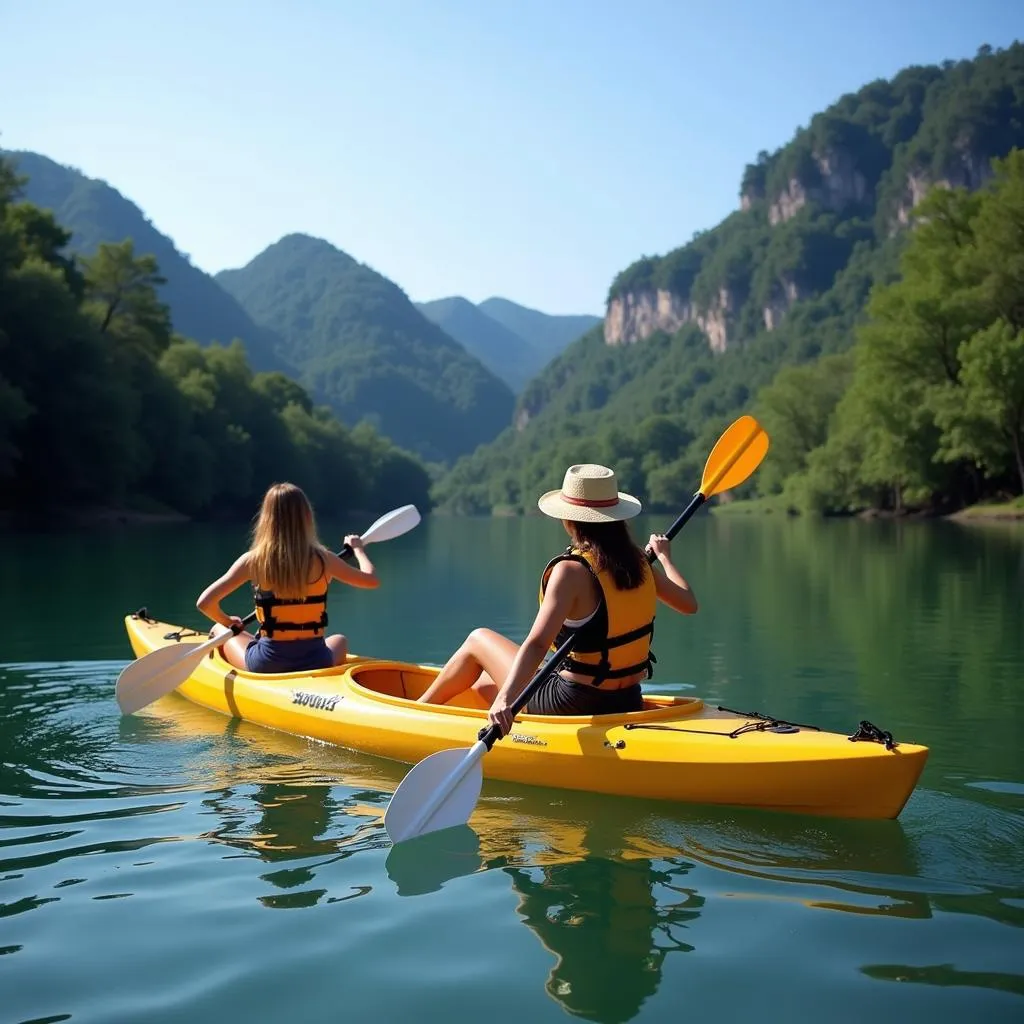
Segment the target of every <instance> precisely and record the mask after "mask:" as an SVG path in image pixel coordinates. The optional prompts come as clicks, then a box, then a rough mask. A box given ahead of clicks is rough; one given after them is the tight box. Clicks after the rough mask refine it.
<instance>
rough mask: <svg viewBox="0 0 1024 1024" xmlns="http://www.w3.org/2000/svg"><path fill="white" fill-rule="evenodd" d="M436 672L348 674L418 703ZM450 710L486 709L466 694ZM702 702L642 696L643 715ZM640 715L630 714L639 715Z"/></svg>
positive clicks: (392, 665)
mask: <svg viewBox="0 0 1024 1024" xmlns="http://www.w3.org/2000/svg"><path fill="white" fill-rule="evenodd" d="M439 671H440V669H438V668H432V667H430V666H424V665H408V664H405V663H403V662H375V663H373V664H366V665H353V666H352V667H351V668H350V669H349V670H348V672H349V679H350V680H351V681H352V682H353V683H354V684H355V685H357V686H361V687H363V688H364V689H366V690H369V691H370V692H371V693H373V694H376V695H378V696H380V697H389V698H397V699H399V700H417V699H418V698H419V697H420V696H422V694H423V692H424V691H425V690H426V689H427V687H428V686H429V685H430V684H431V683H432V682H433V681H434V679H435V677H436V676H437V673H438V672H439ZM444 706H445V707H449V708H470V709H473V710H477V711H486V710H487V705H486V704H485V703H484V701H483V700H481V698H480V697H479V696H478V695H477V694H476V693H475V692H474V691H473V690H467V691H466V692H465V693H460V694H458V695H457V696H455V697H453V698H452V699H451V700H450V701H448V702H447V704H445V705H444ZM703 707H704V702H703V701H702V700H701V699H700V698H698V697H669V696H660V695H659V696H654V695H645V697H644V711H645V712H651V711H666V710H668V709H671V711H673V712H674V713H675V714H677V715H678V714H692V713H694V712H696V711H699V710H701V709H702V708H703ZM642 713H643V712H633V714H642Z"/></svg>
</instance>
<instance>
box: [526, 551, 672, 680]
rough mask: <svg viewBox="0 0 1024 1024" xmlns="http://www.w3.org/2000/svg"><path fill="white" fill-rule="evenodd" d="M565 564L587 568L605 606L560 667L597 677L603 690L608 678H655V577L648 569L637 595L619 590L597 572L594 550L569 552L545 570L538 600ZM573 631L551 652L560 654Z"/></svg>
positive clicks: (635, 591)
mask: <svg viewBox="0 0 1024 1024" xmlns="http://www.w3.org/2000/svg"><path fill="white" fill-rule="evenodd" d="M562 561H572V562H579V563H581V564H582V565H585V566H586V567H587V568H588V569H589V570H590V573H591V575H592V576H593V577H594V579H595V580H597V583H598V586H600V588H601V603H600V604H599V605H598V607H597V611H596V612H594V614H593V615H592V616H591V617H590V618H589V619H588V620H587V621H586V622H585V623H584V624H583V625H582V626H580V627H579V628H578V629H577V630H575V633H576V639H575V641H574V642H573V645H572V647H571V648H570V651H569V656H568V657H567V658H566V659H565V661H564V662H563V663H562V666H563V667H564V668H565V669H566V670H567V671H569V672H578V673H579V674H580V675H587V676H593V677H594V685H595V686H600V685H601V683H602V682H604V680H606V679H624V678H626V677H627V676H632V675H636V674H637V673H638V672H646V673H647V677H648V678H650V677H651V676H652V675H653V674H654V667H653V663H654V662H655V661H657V659H656V658H655V657H654V653H653V652H652V651H651V640H652V639H653V637H654V616H655V612H656V610H657V604H658V597H657V592H656V588H655V583H654V573H653V572H652V571H651V570H650V569H649V568H648V569H647V571H646V572H645V574H644V581H643V583H641V584H640V586H638V587H636V588H634V589H633V590H619V588H618V587H616V586H615V581H614V580H613V579H612V577H611V574H610V573H608V572H606V571H602V572H598V571H597V568H596V559H595V557H594V555H593V554H592V553H591V552H590V551H586V550H582V551H581V550H579V549H577V548H573V547H569V548H566V550H565V552H564V553H563V554H561V555H557V556H556V557H555V558H552V559H551V561H550V562H548V564H547V565H546V566H545V567H544V574H543V576H542V577H541V581H540V600H541V601H543V600H544V591H545V589H546V588H547V584H548V579H549V577H550V576H551V570H552V569H554V567H555V566H556V565H557V564H558V563H559V562H562ZM571 632H574V630H572V629H571V627H567V626H563V627H562V628H561V630H559V633H558V636H557V637H555V642H554V643H553V644H552V645H551V650H552V651H554V650H557V649H558V648H559V647H560V646H561V645H562V644H563V643H564V642H565V640H566V638H567V637H568V636H569V634H570V633H571Z"/></svg>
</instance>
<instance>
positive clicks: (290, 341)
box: [216, 234, 515, 462]
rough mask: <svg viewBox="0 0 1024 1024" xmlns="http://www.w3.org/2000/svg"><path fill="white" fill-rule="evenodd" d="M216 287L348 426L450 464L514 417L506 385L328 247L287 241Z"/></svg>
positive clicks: (227, 274)
mask: <svg viewBox="0 0 1024 1024" xmlns="http://www.w3.org/2000/svg"><path fill="white" fill-rule="evenodd" d="M216 280H217V283H218V284H219V285H221V287H223V288H224V289H225V290H226V291H227V292H228V293H230V294H231V295H233V296H234V297H235V298H236V299H237V300H238V301H239V303H241V305H242V307H243V309H245V311H246V312H247V313H248V314H249V316H251V317H252V319H253V320H254V321H255V322H256V323H257V324H258V325H259V326H261V327H264V328H266V329H268V330H270V331H272V332H274V333H275V334H276V335H277V336H278V337H279V338H280V339H281V342H280V348H279V354H280V355H281V356H282V357H283V358H284V359H286V360H287V361H288V362H289V363H291V364H292V365H293V366H295V367H296V369H297V371H298V373H299V375H300V378H301V380H302V382H303V383H304V384H305V385H306V386H307V387H310V388H312V389H314V390H315V391H316V392H317V393H318V394H320V395H323V396H324V398H325V400H326V401H327V402H328V403H329V404H330V405H331V406H332V408H333V409H334V410H335V411H336V412H337V413H338V414H339V415H340V416H341V417H342V419H343V420H345V421H347V422H353V421H356V420H360V419H367V420H369V421H370V422H372V423H373V424H374V425H375V426H377V427H378V429H380V430H381V431H382V432H383V433H384V434H385V435H386V436H388V437H390V438H391V439H392V440H394V441H395V442H396V443H397V444H399V445H401V446H402V447H405V448H408V449H410V450H412V451H414V452H416V453H417V454H419V455H421V456H423V457H424V458H427V459H430V460H434V461H441V462H444V461H448V460H451V459H453V458H455V457H457V456H459V455H462V454H464V453H467V452H471V451H472V450H473V449H474V448H476V447H477V445H479V444H482V443H483V442H486V441H489V440H491V439H492V438H494V437H495V436H496V435H497V434H498V433H499V431H501V430H502V428H503V427H504V426H505V425H506V424H507V423H508V422H509V420H510V418H511V414H512V409H513V406H514V402H515V399H514V396H513V395H512V392H511V390H510V389H509V387H508V385H507V384H505V383H504V382H503V381H501V380H499V379H498V378H497V377H496V376H495V375H494V374H492V373H491V372H490V371H489V370H488V369H487V368H486V367H485V366H484V365H483V364H482V363H481V362H480V361H479V360H478V359H476V358H474V357H473V356H471V355H470V354H469V353H468V352H467V351H466V350H465V349H464V348H463V347H462V346H461V345H459V344H458V343H457V342H456V341H454V340H453V339H452V338H450V337H449V336H448V335H447V334H445V332H444V331H443V330H441V328H440V327H438V326H437V324H435V323H433V322H432V321H430V320H428V319H427V318H426V317H425V316H423V314H422V313H420V312H419V310H417V309H416V307H415V306H414V305H413V303H412V302H411V301H410V300H409V298H408V297H407V296H406V294H405V293H404V292H403V291H402V290H401V289H400V288H399V287H398V286H397V285H396V284H394V283H393V282H391V281H389V280H388V279H387V278H386V277H383V276H382V275H381V274H378V273H376V272H375V271H373V270H371V269H370V268H369V267H367V266H364V265H363V264H361V263H358V262H357V261H356V260H354V259H353V258H352V257H351V256H349V255H347V254H346V253H344V252H342V251H341V250H339V249H336V248H335V247H334V246H332V245H331V244H330V243H328V242H326V241H324V240H322V239H318V238H311V237H309V236H308V235H302V234H292V235H287V236H285V237H284V238H282V239H281V240H280V241H278V242H276V243H274V244H273V245H271V246H270V247H269V248H267V249H265V250H264V251H263V252H262V253H260V255H259V256H257V257H256V258H255V259H253V260H252V261H251V262H250V263H248V264H247V265H246V266H245V267H242V268H241V269H238V270H225V271H221V272H220V273H219V274H217V277H216Z"/></svg>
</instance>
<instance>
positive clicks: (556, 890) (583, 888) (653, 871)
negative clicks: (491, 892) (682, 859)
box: [503, 857, 704, 1024]
mask: <svg viewBox="0 0 1024 1024" xmlns="http://www.w3.org/2000/svg"><path fill="white" fill-rule="evenodd" d="M689 869H690V865H687V864H684V863H676V864H674V865H670V864H669V863H668V862H664V866H663V867H661V868H655V866H654V863H653V862H652V861H650V860H647V859H643V858H638V859H635V860H618V859H613V858H607V857H588V858H587V859H585V860H581V861H575V862H572V863H568V864H558V865H548V866H546V867H542V868H504V869H503V870H504V872H505V873H506V874H507V875H509V877H510V878H511V879H512V884H513V887H514V888H515V890H516V892H517V893H518V894H519V907H518V910H519V914H520V916H521V917H522V920H523V923H524V924H526V925H527V927H529V928H530V930H531V931H532V932H533V933H534V934H535V935H536V936H537V938H538V939H539V940H540V941H541V943H542V944H543V945H544V947H545V949H547V950H548V951H549V952H551V953H552V954H553V955H554V956H555V958H556V959H555V965H554V966H553V967H552V968H551V973H550V974H549V976H548V980H547V984H546V986H545V987H546V990H547V992H548V994H549V995H550V996H551V997H552V998H553V999H555V1000H557V1001H558V1002H559V1003H560V1004H561V1005H562V1006H563V1007H564V1008H565V1009H566V1010H568V1011H569V1012H570V1013H572V1014H574V1015H576V1016H579V1017H584V1018H585V1019H587V1020H593V1021H600V1022H601V1024H620V1022H625V1021H628V1020H631V1019H632V1018H633V1017H634V1016H636V1014H637V1013H638V1012H639V1010H640V1007H641V1006H642V1005H643V1003H644V1002H645V1001H646V1000H647V999H648V998H650V997H651V996H652V995H654V993H655V992H656V991H657V989H658V985H659V984H660V982H661V970H662V963H663V961H664V959H665V956H666V954H668V953H669V952H675V951H678V952H690V951H692V950H693V948H694V947H693V946H692V945H691V944H690V943H688V942H686V941H684V940H683V938H682V937H681V935H680V930H682V929H685V928H686V925H687V924H688V923H689V922H690V921H692V920H694V919H695V918H697V917H698V916H699V914H700V910H701V908H702V907H703V906H704V897H702V896H700V895H698V894H697V893H696V892H695V891H693V890H691V889H685V888H683V887H681V886H679V885H678V884H676V878H677V876H678V875H681V874H685V873H686V872H687V871H688V870H689ZM655 886H663V887H667V888H668V889H670V890H672V891H673V892H674V893H676V894H678V895H679V896H681V897H682V898H681V899H678V900H674V901H671V902H667V903H662V902H660V901H659V900H658V899H657V898H656V896H655V894H654V887H655Z"/></svg>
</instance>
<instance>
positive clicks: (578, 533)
mask: <svg viewBox="0 0 1024 1024" xmlns="http://www.w3.org/2000/svg"><path fill="white" fill-rule="evenodd" d="M565 525H566V527H567V528H568V530H569V536H571V537H572V539H573V542H574V544H575V546H576V547H577V548H579V549H580V550H586V551H590V552H591V553H592V554H593V555H594V556H595V558H594V561H595V562H596V568H597V571H598V572H607V573H608V574H609V575H610V576H611V578H612V581H613V582H614V583H615V586H616V587H617V588H618V589H619V590H635V589H636V588H637V587H639V586H640V584H641V583H643V581H644V579H645V578H646V575H647V571H648V565H647V556H646V555H645V554H644V552H643V551H641V550H640V548H638V547H637V546H636V544H634V543H633V538H632V537H631V536H630V534H629V527H628V526H627V525H626V524H625V522H622V521H621V520H620V521H618V522H614V523H580V522H576V521H574V520H566V521H565Z"/></svg>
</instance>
